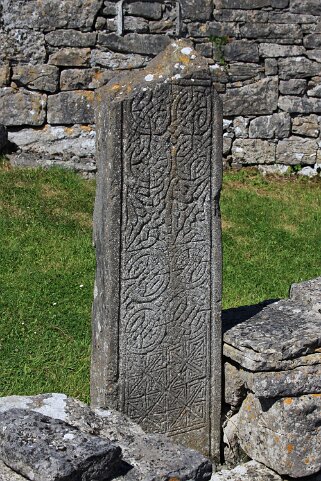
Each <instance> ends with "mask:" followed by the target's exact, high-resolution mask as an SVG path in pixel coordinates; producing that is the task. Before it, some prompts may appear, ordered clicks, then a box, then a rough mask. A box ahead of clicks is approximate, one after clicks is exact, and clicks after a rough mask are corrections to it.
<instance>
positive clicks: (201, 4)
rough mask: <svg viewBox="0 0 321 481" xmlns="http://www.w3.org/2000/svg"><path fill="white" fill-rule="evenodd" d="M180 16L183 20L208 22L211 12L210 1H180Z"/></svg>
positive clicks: (211, 5)
mask: <svg viewBox="0 0 321 481" xmlns="http://www.w3.org/2000/svg"><path fill="white" fill-rule="evenodd" d="M180 5H181V12H182V13H181V14H182V18H183V19H189V20H210V18H211V15H212V10H213V4H212V1H211V0H205V1H204V0H182V1H181V2H180Z"/></svg>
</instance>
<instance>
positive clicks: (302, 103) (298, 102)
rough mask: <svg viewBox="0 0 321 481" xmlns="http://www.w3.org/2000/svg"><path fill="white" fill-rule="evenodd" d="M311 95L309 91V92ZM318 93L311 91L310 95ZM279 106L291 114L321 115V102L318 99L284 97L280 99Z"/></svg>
mask: <svg viewBox="0 0 321 481" xmlns="http://www.w3.org/2000/svg"><path fill="white" fill-rule="evenodd" d="M308 93H309V91H308ZM312 93H316V94H318V91H316V92H313V91H310V94H312ZM278 105H279V107H280V109H281V110H284V111H285V112H289V113H290V114H291V113H299V114H311V113H316V114H318V113H321V100H320V99H319V98H316V97H294V96H284V97H280V98H279V102H278Z"/></svg>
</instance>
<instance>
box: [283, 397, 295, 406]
mask: <svg viewBox="0 0 321 481" xmlns="http://www.w3.org/2000/svg"><path fill="white" fill-rule="evenodd" d="M283 402H284V404H288V405H290V404H292V403H293V399H292V398H291V397H286V398H285V399H284V401H283Z"/></svg>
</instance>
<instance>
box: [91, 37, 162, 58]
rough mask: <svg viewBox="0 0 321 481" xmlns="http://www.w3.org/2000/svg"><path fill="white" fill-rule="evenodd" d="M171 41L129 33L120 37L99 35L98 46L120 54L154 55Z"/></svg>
mask: <svg viewBox="0 0 321 481" xmlns="http://www.w3.org/2000/svg"><path fill="white" fill-rule="evenodd" d="M170 41H171V39H170V38H169V37H168V36H167V35H157V34H155V35H146V34H142V35H139V34H137V33H129V34H127V35H125V36H124V37H120V36H118V35H116V34H115V33H99V34H98V45H102V46H104V47H107V48H109V49H111V50H113V51H116V52H121V53H138V54H143V55H156V54H158V53H159V52H161V51H162V50H163V49H164V48H165V47H166V46H167V45H168V44H169V43H170Z"/></svg>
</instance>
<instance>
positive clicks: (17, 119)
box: [0, 87, 47, 126]
mask: <svg viewBox="0 0 321 481" xmlns="http://www.w3.org/2000/svg"><path fill="white" fill-rule="evenodd" d="M46 103H47V97H46V95H41V94H38V93H34V92H29V91H28V90H24V89H20V90H16V89H13V88H11V87H4V88H2V89H0V123H3V124H5V125H7V126H20V125H26V124H27V125H33V126H39V125H43V123H44V122H45V118H46Z"/></svg>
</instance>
